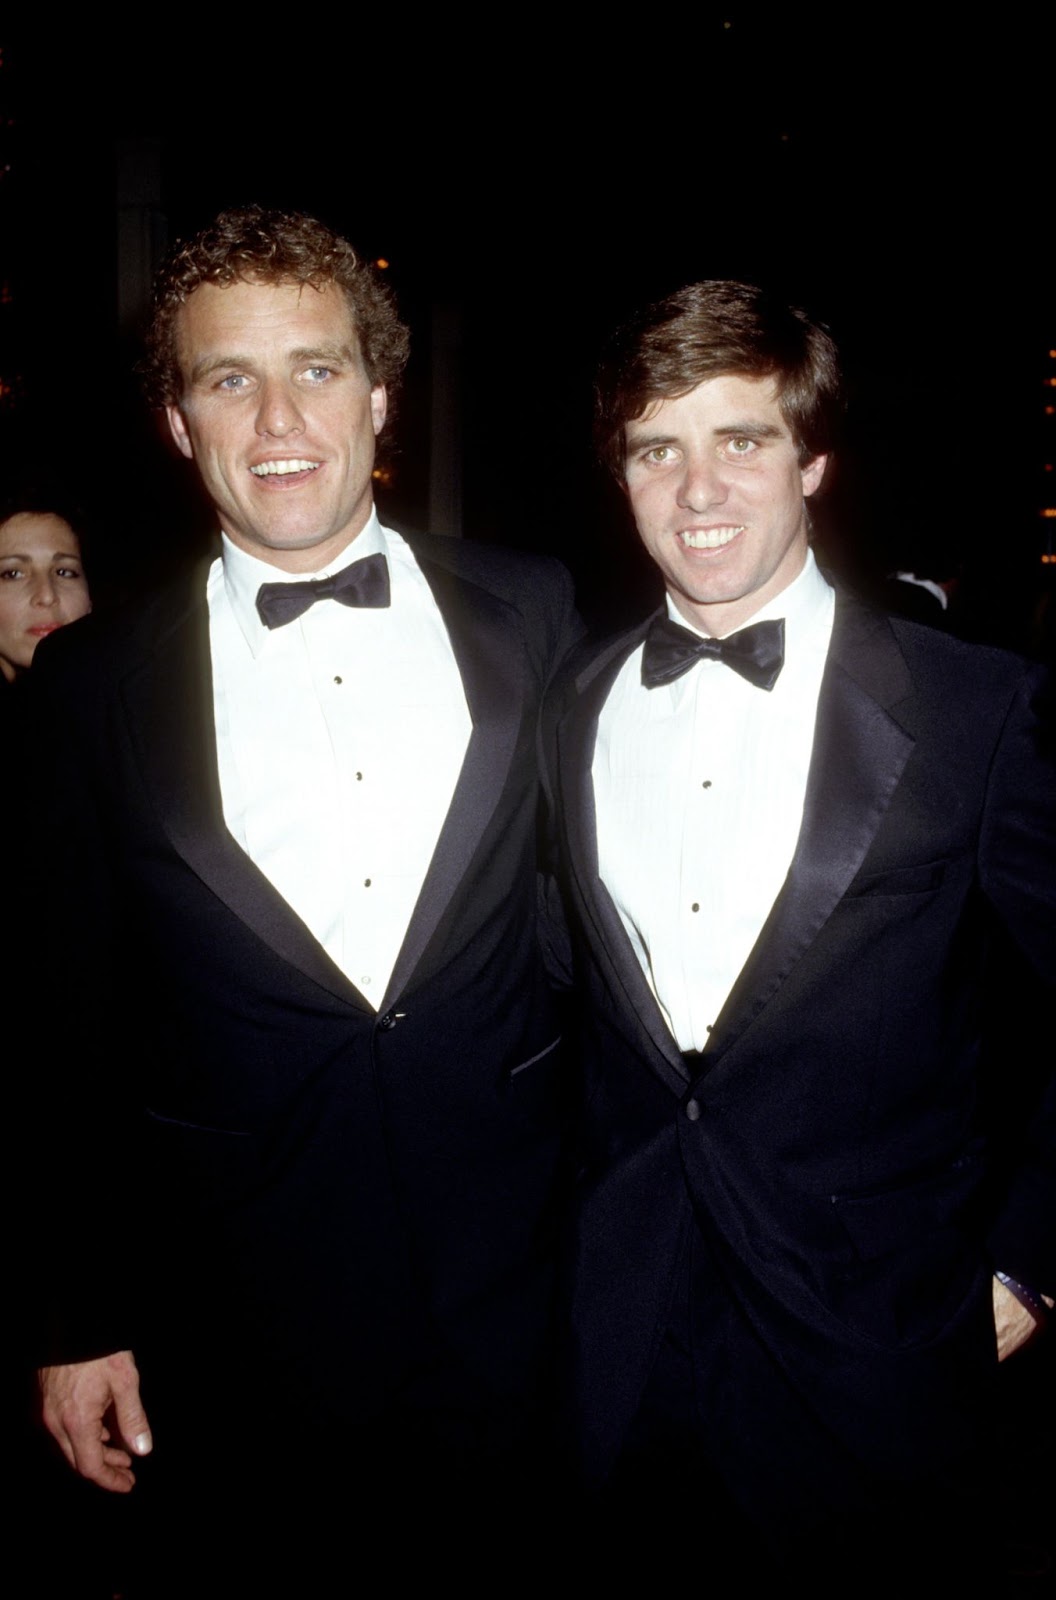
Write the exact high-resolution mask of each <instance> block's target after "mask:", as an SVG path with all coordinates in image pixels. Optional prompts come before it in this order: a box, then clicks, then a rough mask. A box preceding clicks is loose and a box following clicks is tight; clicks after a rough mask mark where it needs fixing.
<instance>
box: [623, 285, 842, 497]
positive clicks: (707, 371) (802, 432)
mask: <svg viewBox="0 0 1056 1600" xmlns="http://www.w3.org/2000/svg"><path fill="white" fill-rule="evenodd" d="M726 373H740V374H743V375H745V376H747V377H753V378H763V377H773V378H774V379H775V380H776V382H777V391H778V400H779V403H780V406H781V414H782V416H783V417H784V419H785V422H786V423H787V424H788V428H789V431H790V432H791V434H792V438H793V439H794V441H795V444H796V448H797V450H798V452H799V459H800V462H801V464H802V463H805V462H807V461H809V460H811V459H812V458H813V457H814V456H818V455H823V454H825V453H826V452H827V451H829V450H830V449H831V448H832V444H833V435H834V431H835V425H836V421H837V418H838V415H839V412H840V409H841V392H840V369H839V360H838V357H837V354H836V346H835V345H834V344H833V342H832V339H831V337H830V335H829V333H828V332H827V330H826V329H825V328H823V327H822V326H821V325H820V324H818V323H816V322H812V321H811V320H810V318H809V317H808V316H807V315H806V313H805V312H803V311H800V310H799V309H798V308H797V307H795V306H789V305H786V304H785V303H784V302H783V301H781V300H777V299H775V298H773V297H772V296H770V295H768V294H766V293H765V292H764V291H763V290H762V289H757V288H754V287H753V286H752V285H751V284H747V283H733V282H727V281H722V280H718V279H716V280H712V281H709V282H705V283H692V284H689V285H688V286H687V287H686V288H685V289H679V290H678V291H677V292H676V293H675V294H672V295H669V296H668V297H667V299H665V300H660V301H657V302H656V304H655V305H651V306H648V307H647V308H646V309H645V310H644V311H642V312H640V313H639V314H638V315H637V316H635V317H632V318H631V319H630V320H629V321H628V322H626V323H624V325H623V326H622V327H621V328H619V329H618V330H617V332H616V333H615V334H614V335H613V337H612V339H611V340H610V341H609V344H608V346H607V347H606V350H605V353H604V356H603V358H602V363H601V367H600V369H599V372H598V378H597V382H596V384H595V389H594V398H595V407H594V428H595V441H596V443H597V447H598V453H599V454H600V456H601V458H602V460H603V461H604V462H605V463H606V465H607V466H609V467H610V468H611V469H612V471H613V472H614V473H615V475H616V477H617V478H619V479H621V480H622V478H623V475H624V429H625V427H626V426H627V424H628V422H633V421H634V420H635V419H636V418H638V417H640V416H642V415H643V414H644V413H645V411H646V410H647V409H648V408H649V406H651V405H653V404H654V403H655V402H657V401H660V400H673V399H677V398H678V397H679V396H680V395H684V394H689V392H690V390H691V389H695V388H696V387H697V385H698V384H699V383H703V382H704V381H705V380H706V379H708V378H717V377H719V376H721V375H723V374H726Z"/></svg>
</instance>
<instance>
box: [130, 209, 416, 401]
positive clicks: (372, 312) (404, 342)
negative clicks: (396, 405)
mask: <svg viewBox="0 0 1056 1600" xmlns="http://www.w3.org/2000/svg"><path fill="white" fill-rule="evenodd" d="M239 282H241V283H276V284H278V283H303V284H311V286H312V287H313V288H315V289H319V288H322V287H323V286H324V285H326V284H328V283H334V284H337V285H338V287H339V288H340V289H341V290H343V292H344V295H345V298H346V300H347V301H348V308H349V311H350V312H351V314H352V321H353V324H354V326H355V329H356V334H357V337H358V339H359V346H360V350H361V351H362V354H363V361H364V364H365V366H366V369H367V375H368V377H369V378H370V382H371V385H372V386H374V385H378V384H384V385H385V387H386V389H387V390H388V393H389V399H390V402H391V400H392V398H393V396H394V394H395V391H396V389H397V387H398V385H399V381H400V377H401V375H402V373H403V369H404V367H405V365H406V363H407V353H408V346H409V338H408V333H407V329H406V327H405V326H404V324H403V323H402V322H401V321H400V319H399V317H398V316H397V314H396V304H395V300H394V299H393V296H392V292H391V290H390V289H389V288H388V286H387V284H385V283H383V282H382V280H381V278H380V277H379V276H378V274H377V273H376V272H375V270H374V268H373V267H372V266H371V265H370V263H369V262H367V261H364V260H362V259H361V258H360V257H359V256H357V254H356V252H355V251H354V250H353V248H352V246H351V245H350V244H349V243H348V241H347V239H342V238H341V237H340V236H339V235H338V234H336V233H333V232H332V231H331V229H329V228H328V227H326V226H325V224H323V223H322V222H318V221H316V219H315V218H314V217H306V216H303V215H301V213H299V212H285V211H265V210H263V209H262V208H261V207H260V206H243V207H239V208H237V209H234V210H231V211H222V212H221V213H220V215H219V216H218V217H217V218H216V219H215V221H213V222H212V223H210V225H209V226H208V227H207V228H204V229H203V230H202V232H201V233H199V234H196V235H195V237H194V238H193V239H189V240H186V241H184V242H181V243H180V244H178V245H177V246H176V249H175V250H174V251H173V253H172V255H171V256H170V257H169V259H168V260H167V261H166V262H165V263H164V265H163V266H162V267H161V270H160V271H159V272H158V275H157V278H156V279H155V282H154V300H153V310H152V315H151V321H150V326H149V328H148V329H147V335H146V354H145V357H144V360H143V361H142V362H141V363H140V366H139V372H140V376H141V377H142V380H143V385H144V388H145V390H146V392H147V397H148V399H149V400H150V402H151V404H152V405H156V406H165V405H175V404H176V403H177V402H178V401H179V399H180V396H181V394H182V392H183V381H182V377H181V373H180V366H179V353H178V349H177V338H176V324H177V319H178V316H179V311H180V307H181V306H183V305H185V304H186V302H187V300H188V299H189V298H190V296H191V295H192V294H193V293H194V291H195V290H196V289H198V288H200V287H201V285H202V284H203V283H212V284H216V285H217V286H218V287H219V288H225V287H226V286H227V285H228V284H232V283H239Z"/></svg>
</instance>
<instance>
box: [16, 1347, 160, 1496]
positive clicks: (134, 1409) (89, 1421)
mask: <svg viewBox="0 0 1056 1600" xmlns="http://www.w3.org/2000/svg"><path fill="white" fill-rule="evenodd" d="M38 1378H39V1380H40V1392H41V1395H42V1397H43V1402H44V1404H43V1415H44V1426H45V1427H46V1428H47V1430H48V1432H49V1433H50V1434H51V1436H52V1438H53V1439H55V1440H56V1442H57V1443H58V1446H59V1449H60V1450H61V1451H62V1453H63V1455H64V1456H65V1457H66V1460H67V1461H68V1462H69V1463H70V1466H71V1467H73V1468H74V1469H75V1471H77V1472H79V1473H80V1474H81V1477H82V1478H89V1479H90V1480H91V1482H92V1483H97V1484H98V1485H99V1487H100V1488H101V1489H110V1490H112V1491H113V1492H114V1493H115V1494H127V1493H128V1491H129V1490H130V1489H131V1488H132V1485H133V1484H134V1483H135V1481H136V1475H135V1473H134V1472H133V1471H132V1456H133V1455H137V1456H146V1455H149V1454H150V1451H151V1449H152V1447H153V1440H152V1439H151V1436H150V1424H149V1423H148V1422H147V1414H146V1412H145V1411H144V1410H143V1406H142V1404H141V1403H140V1398H139V1373H138V1372H137V1371H136V1363H135V1361H134V1360H133V1359H132V1352H131V1350H118V1351H117V1352H116V1353H115V1354H114V1355H112V1356H100V1357H99V1359H98V1360H97V1361H78V1362H75V1363H74V1364H73V1365H71V1366H66V1367H42V1368H41V1369H40V1372H39V1373H38ZM113 1436H116V1438H117V1439H118V1440H119V1441H120V1444H113V1443H111V1438H112V1437H113ZM121 1444H123V1445H124V1446H125V1448H124V1449H122V1448H121Z"/></svg>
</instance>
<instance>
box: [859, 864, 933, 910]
mask: <svg viewBox="0 0 1056 1600" xmlns="http://www.w3.org/2000/svg"><path fill="white" fill-rule="evenodd" d="M947 864H948V863H947V862H945V861H927V862H924V863H922V864H921V865H920V866H913V867H896V868H895V869H894V870H893V871H891V872H873V873H860V874H859V876H858V877H857V878H855V880H854V882H853V883H852V884H851V885H850V887H849V889H848V890H847V899H849V900H853V899H865V898H867V897H872V896H875V895H910V894H933V893H934V892H935V890H936V889H938V888H939V886H940V885H941V883H942V881H943V878H944V877H945V876H946V867H947Z"/></svg>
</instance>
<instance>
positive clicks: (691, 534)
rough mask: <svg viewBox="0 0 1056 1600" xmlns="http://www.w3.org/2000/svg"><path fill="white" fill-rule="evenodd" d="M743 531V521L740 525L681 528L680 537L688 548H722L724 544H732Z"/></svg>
mask: <svg viewBox="0 0 1056 1600" xmlns="http://www.w3.org/2000/svg"><path fill="white" fill-rule="evenodd" d="M743 532H744V523H743V522H742V523H741V524H740V526H739V527H733V526H731V527H728V528H680V529H679V532H678V537H679V538H680V539H681V540H682V543H683V544H684V545H685V547H686V549H687V550H721V549H722V547H723V545H724V544H730V543H731V541H732V540H734V539H736V537H737V535H738V534H739V533H743Z"/></svg>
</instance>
